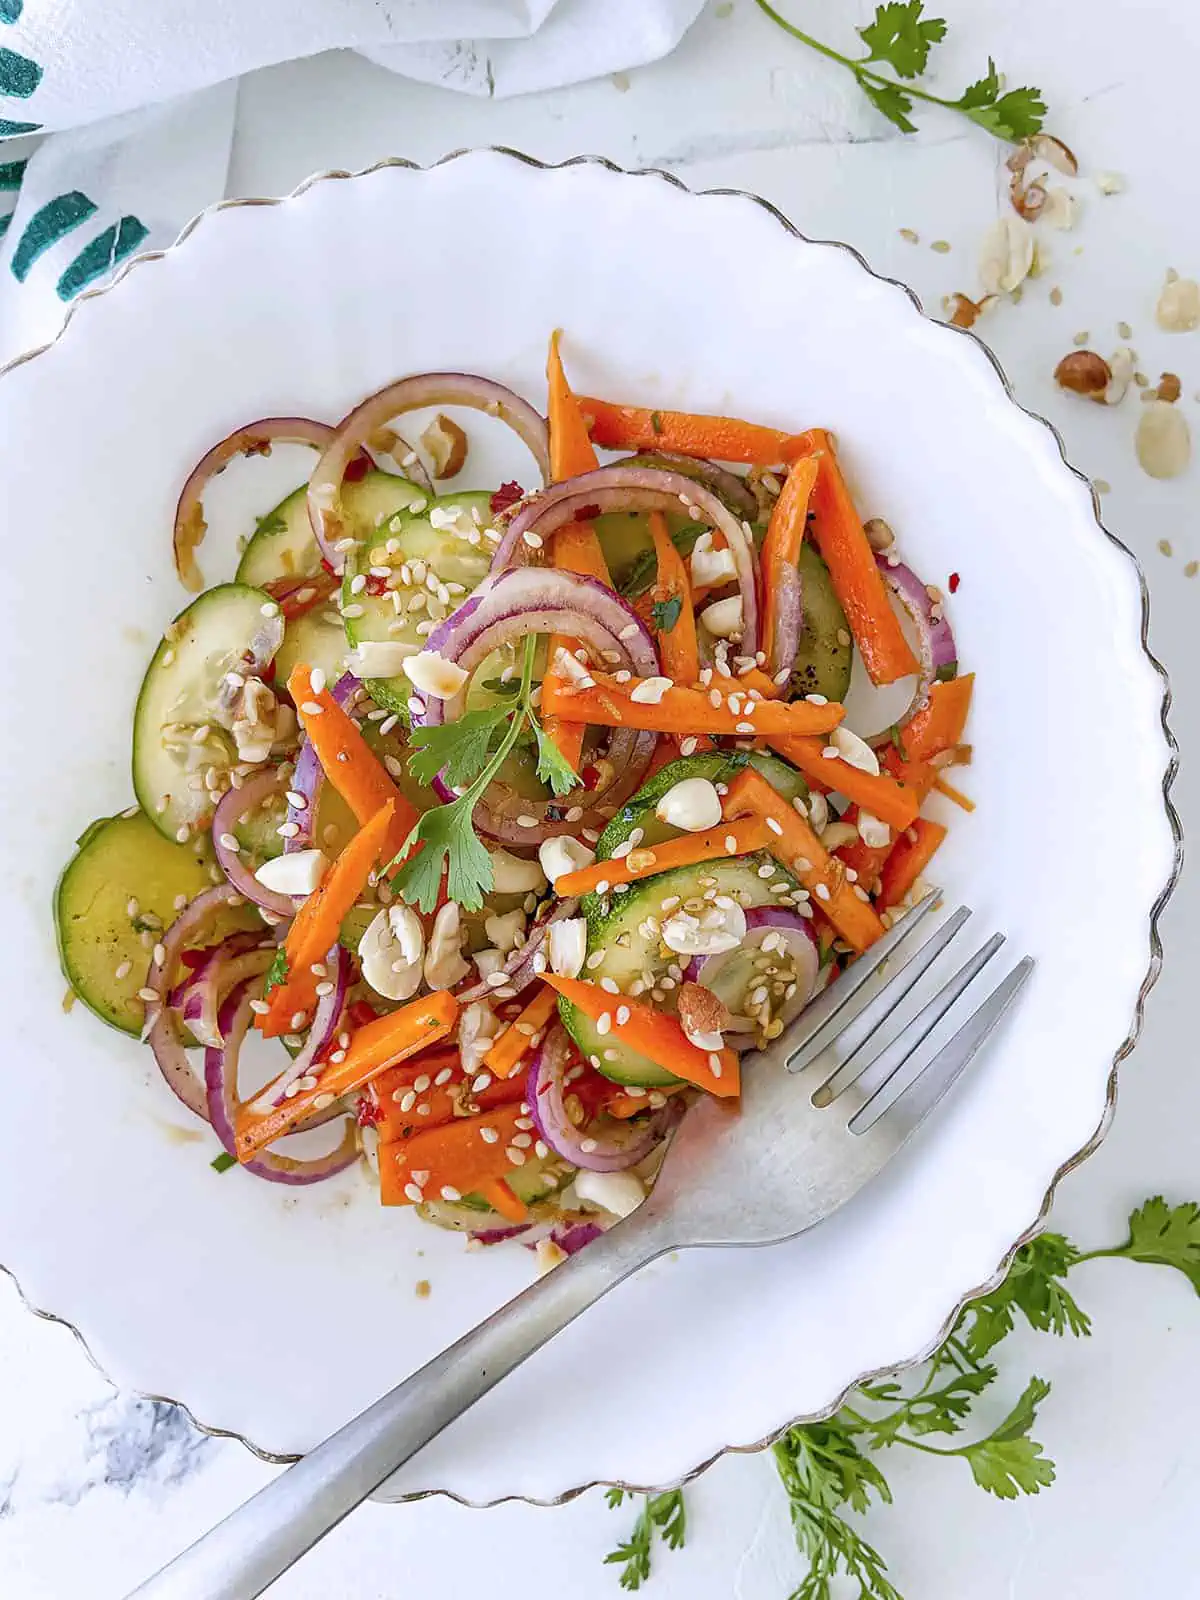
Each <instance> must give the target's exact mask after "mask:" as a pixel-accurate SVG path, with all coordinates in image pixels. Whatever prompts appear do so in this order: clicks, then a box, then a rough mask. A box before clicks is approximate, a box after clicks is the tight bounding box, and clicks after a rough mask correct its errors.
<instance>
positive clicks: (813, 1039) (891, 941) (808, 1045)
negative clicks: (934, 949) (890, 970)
mask: <svg viewBox="0 0 1200 1600" xmlns="http://www.w3.org/2000/svg"><path fill="white" fill-rule="evenodd" d="M940 894H941V890H939V889H931V890H930V891H929V893H928V894H927V895H926V896H925V898H924V899H923V900H919V901H918V902H917V904H916V905H915V906H913V908H912V910H911V911H906V912H905V913H904V915H903V916H902V917H901V918H900V920H899V921H898V922H896V923H894V924H893V925H892V927H891V928H889V929H888V931H887V933H885V934H884V936H883V938H882V939H880V940H879V941H878V943H876V944H873V945H872V946H871V948H870V950H868V951H866V952H865V954H863V955H861V956H859V958H858V960H857V961H855V962H854V964H853V965H852V966H849V967H847V968H846V970H845V972H843V973H842V975H841V977H840V978H835V979H834V981H833V982H832V983H831V984H830V985H829V987H828V989H826V990H825V991H824V992H823V993H822V994H819V995H818V996H817V998H816V999H815V1000H813V1001H811V1002H810V1003H809V1004H808V1005H807V1006H805V1008H804V1010H803V1011H802V1012H801V1013H800V1016H799V1017H798V1018H797V1019H796V1021H795V1022H794V1023H793V1024H792V1029H791V1032H790V1033H789V1035H788V1044H789V1046H790V1053H789V1055H788V1058H787V1062H786V1066H787V1069H788V1071H789V1072H800V1071H802V1070H803V1069H804V1068H805V1067H806V1066H808V1064H809V1062H810V1061H815V1060H816V1058H817V1056H819V1055H820V1053H821V1051H822V1050H824V1048H825V1046H826V1045H827V1044H829V1043H831V1042H832V1040H833V1039H835V1038H836V1037H837V1035H838V1034H839V1033H840V1032H841V1031H842V1029H843V1028H844V1027H845V1026H846V1024H847V1022H852V1021H853V1020H854V1017H855V1016H857V1014H858V1013H857V1011H854V1012H851V1013H850V1014H849V1015H848V1016H843V1015H842V1012H843V1011H844V1009H845V1007H846V1006H847V1005H848V1004H849V1003H850V1001H851V1000H853V999H854V997H855V995H856V994H857V993H858V991H859V990H860V989H861V988H862V986H863V985H864V984H865V983H866V982H867V980H868V979H869V978H873V977H874V976H875V974H876V973H877V972H878V971H879V969H880V967H881V966H882V965H883V963H884V962H885V961H886V960H887V958H888V957H889V956H890V955H891V954H892V953H893V951H894V950H895V949H896V947H897V946H898V945H900V944H902V943H903V942H904V941H905V940H906V939H907V938H908V937H909V935H910V934H911V933H912V932H913V931H914V929H915V928H916V927H917V926H918V924H919V923H920V922H921V921H922V919H923V918H924V917H925V915H926V913H927V912H929V911H931V910H932V909H933V907H934V906H935V905H936V903H937V901H938V898H939V896H940ZM859 1009H861V1008H859Z"/></svg>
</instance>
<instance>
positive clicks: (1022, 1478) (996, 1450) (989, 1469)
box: [954, 1378, 1054, 1500]
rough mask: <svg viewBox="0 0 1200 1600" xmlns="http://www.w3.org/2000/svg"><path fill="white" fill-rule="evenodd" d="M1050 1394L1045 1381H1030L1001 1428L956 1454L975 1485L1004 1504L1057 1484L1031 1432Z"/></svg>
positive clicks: (1052, 1470)
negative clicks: (964, 1461) (965, 1465)
mask: <svg viewBox="0 0 1200 1600" xmlns="http://www.w3.org/2000/svg"><path fill="white" fill-rule="evenodd" d="M1049 1393H1050V1385H1049V1384H1048V1383H1046V1382H1045V1381H1044V1380H1043V1379H1041V1378H1030V1380H1029V1382H1028V1383H1027V1384H1026V1386H1025V1390H1024V1392H1023V1393H1022V1395H1021V1397H1020V1399H1019V1400H1018V1401H1017V1403H1016V1405H1015V1406H1013V1408H1012V1410H1011V1411H1010V1412H1009V1414H1008V1416H1007V1417H1005V1419H1004V1421H1003V1422H1002V1423H1001V1424H1000V1426H999V1427H998V1428H994V1429H993V1430H992V1432H991V1433H989V1434H988V1436H987V1438H986V1439H979V1440H977V1441H976V1442H975V1443H974V1444H965V1445H961V1446H960V1447H959V1448H958V1450H956V1451H955V1452H954V1454H956V1455H961V1456H963V1457H964V1458H965V1460H966V1461H967V1464H968V1465H969V1466H970V1468H971V1473H972V1475H973V1477H974V1479H975V1482H976V1483H977V1484H978V1485H979V1487H980V1488H981V1489H986V1490H987V1492H988V1493H989V1494H994V1495H997V1496H998V1497H999V1498H1000V1499H1001V1500H1015V1499H1016V1498H1017V1495H1018V1494H1037V1493H1039V1491H1040V1490H1042V1489H1047V1488H1049V1486H1050V1485H1051V1484H1052V1483H1053V1482H1054V1463H1053V1461H1049V1460H1047V1459H1046V1457H1045V1456H1044V1455H1043V1453H1042V1447H1041V1445H1040V1444H1038V1443H1037V1441H1036V1440H1035V1439H1031V1438H1030V1437H1029V1432H1030V1430H1031V1428H1032V1427H1033V1425H1034V1423H1035V1422H1036V1421H1037V1408H1038V1406H1039V1405H1041V1403H1042V1401H1043V1400H1044V1399H1045V1398H1046V1396H1047V1395H1048V1394H1049Z"/></svg>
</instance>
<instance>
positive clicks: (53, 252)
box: [0, 0, 704, 362]
mask: <svg viewBox="0 0 1200 1600" xmlns="http://www.w3.org/2000/svg"><path fill="white" fill-rule="evenodd" d="M703 3H704V0H249V3H247V0H104V3H101V0H0V233H2V234H3V243H2V245H0V362H2V361H6V360H9V359H11V357H12V356H13V355H15V354H17V353H19V352H20V351H22V350H26V349H30V348H32V347H33V346H35V345H37V344H40V343H43V342H44V341H45V340H47V339H49V338H52V337H53V335H54V333H55V332H56V331H57V328H58V327H59V326H60V324H61V322H62V318H63V316H64V314H65V311H66V307H67V306H68V304H69V303H70V301H71V300H72V299H73V298H74V296H75V295H77V294H78V293H79V292H80V291H81V290H83V289H85V288H92V287H95V286H96V285H97V284H100V283H103V282H105V281H106V280H107V279H108V278H109V277H111V275H112V273H113V271H114V270H115V269H116V267H118V266H119V265H120V263H121V262H122V261H124V260H125V259H126V258H127V257H128V256H130V255H132V254H133V253H134V252H135V251H138V250H152V249H157V248H161V247H162V246H164V245H166V244H169V243H170V241H171V240H172V239H173V238H174V237H175V236H176V234H177V233H178V232H179V229H180V228H181V227H182V226H183V224H184V223H185V222H186V221H187V220H188V218H189V217H191V216H194V215H195V213H196V212H197V211H199V210H201V209H203V207H204V206H206V205H208V204H210V203H211V202H212V201H214V200H219V199H220V198H221V197H222V195H223V194H224V190H225V177H226V172H227V170H228V164H229V152H230V146H231V142H232V137H233V122H234V112H235V103H236V88H235V82H234V80H235V79H236V78H238V77H239V76H240V75H241V74H243V73H246V72H250V71H253V70H254V69H255V68H257V67H262V66H267V65H270V64H272V63H274V62H278V61H287V60H294V59H295V58H297V57H300V56H309V55H315V54H316V53H318V52H319V51H322V50H330V49H353V50H357V51H359V52H360V53H361V54H363V55H365V56H367V57H369V58H370V59H371V60H372V61H375V62H378V63H379V64H380V65H381V66H384V67H387V68H388V69H389V70H391V71H394V72H397V73H400V74H402V75H404V76H406V77H409V78H414V79H418V80H420V81H421V82H424V83H431V84H439V85H442V86H444V87H446V88H451V89H457V90H461V91H463V92H465V93H468V94H477V95H493V96H505V95H515V94H527V93H530V92H531V91H534V90H540V89H550V88H555V87H559V86H562V85H565V84H570V83H578V82H581V81H583V80H584V79H586V78H594V77H599V76H601V75H603V74H604V73H608V72H616V71H619V70H621V69H623V68H627V67H636V66H641V65H643V64H644V63H646V62H648V61H654V60H657V59H658V58H659V57H661V56H663V55H666V54H667V53H668V52H669V51H671V50H673V49H674V48H675V46H676V45H677V44H678V42H679V40H680V39H681V38H682V37H683V35H684V33H685V32H686V31H687V29H688V28H689V27H690V26H691V24H692V22H694V21H695V19H696V17H697V16H698V15H699V13H700V11H701V10H702V9H703ZM43 133H44V134H48V135H49V136H48V137H44V138H42V139H41V142H40V143H38V144H37V146H36V148H35V149H34V150H33V153H32V154H28V153H27V148H26V147H27V145H28V143H29V141H28V140H26V139H24V138H22V137H21V136H22V135H30V134H32V135H41V134H43ZM13 140H16V141H17V142H16V144H15V146H14V145H12V141H13ZM5 144H8V145H9V148H7V149H6V148H4V145H5ZM392 153H395V154H403V153H404V152H403V151H399V152H388V151H381V152H380V154H381V155H385V154H392Z"/></svg>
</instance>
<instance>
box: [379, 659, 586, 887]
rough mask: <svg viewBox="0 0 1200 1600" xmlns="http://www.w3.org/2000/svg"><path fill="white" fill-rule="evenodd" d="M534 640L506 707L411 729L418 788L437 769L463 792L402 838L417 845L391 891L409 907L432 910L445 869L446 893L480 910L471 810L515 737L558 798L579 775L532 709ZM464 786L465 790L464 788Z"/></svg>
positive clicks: (488, 863)
mask: <svg viewBox="0 0 1200 1600" xmlns="http://www.w3.org/2000/svg"><path fill="white" fill-rule="evenodd" d="M536 646H537V639H536V637H535V636H534V635H532V634H531V635H530V636H529V637H528V638H527V639H526V641H525V663H524V667H523V670H522V672H521V679H520V682H519V683H518V685H517V693H516V694H515V695H514V696H513V697H512V702H511V703H510V704H503V703H501V704H500V705H495V706H487V707H485V708H483V709H481V710H478V711H468V712H466V713H464V715H463V716H461V717H459V718H458V720H457V721H456V722H447V723H443V724H441V726H439V727H436V728H418V729H416V730H415V731H414V733H413V736H412V740H411V747H410V750H409V757H408V770H409V772H410V773H411V774H412V776H413V777H414V778H415V779H416V780H417V781H418V782H419V783H423V784H429V783H431V782H432V781H433V779H434V778H435V777H436V776H437V774H438V773H439V772H440V773H441V774H442V778H443V781H444V782H446V783H448V784H450V786H451V787H452V788H455V789H458V788H463V793H462V794H461V795H459V797H458V799H457V800H452V801H451V802H450V803H449V804H448V805H444V806H435V807H434V809H433V810H432V811H427V812H425V814H424V816H423V817H422V818H421V819H420V821H419V822H418V823H417V825H416V827H415V828H414V829H413V831H412V833H411V834H409V836H408V839H407V840H406V841H405V849H406V850H407V849H410V848H411V846H412V845H413V844H414V843H421V844H422V845H424V849H421V850H417V851H416V852H415V853H414V854H412V855H410V856H409V859H408V860H407V861H406V862H405V863H404V865H403V866H402V867H401V868H400V871H399V872H398V873H397V874H396V876H395V877H394V878H393V879H392V887H393V889H395V891H396V893H397V894H399V895H400V896H401V897H402V898H403V899H404V900H406V901H407V902H408V903H409V905H415V906H417V907H418V909H419V910H421V911H432V910H433V908H434V907H435V906H436V904H437V901H438V895H439V893H440V892H441V884H442V871H443V869H445V870H446V872H447V874H448V877H447V883H446V889H447V893H448V894H449V897H450V899H451V900H454V901H457V902H458V904H459V905H460V906H461V907H462V908H463V910H464V911H478V910H479V909H480V907H481V906H482V905H483V897H484V895H485V894H486V893H487V892H488V891H489V890H490V889H491V887H492V858H491V856H489V855H488V852H487V850H486V849H485V848H484V846H483V844H482V843H481V842H480V840H479V837H478V835H477V834H476V832H475V820H474V814H475V807H476V806H477V805H478V804H479V801H480V800H481V799H482V797H483V795H484V792H485V791H486V789H487V787H488V785H489V784H490V783H491V781H492V779H493V778H494V777H495V776H496V774H497V773H498V772H499V770H500V768H501V767H502V766H503V765H504V762H505V760H506V758H507V757H508V755H509V754H510V752H511V751H512V749H513V748H514V746H515V745H516V744H517V741H518V739H520V738H521V736H522V735H523V734H526V735H527V734H529V733H532V734H533V736H534V739H535V741H536V745H537V752H538V762H537V774H538V777H539V778H541V779H543V781H545V782H546V783H548V784H549V785H550V788H551V790H552V791H553V793H554V794H556V795H562V794H566V793H567V791H568V790H569V789H573V788H574V787H575V786H576V785H577V784H578V782H579V777H578V775H577V774H576V772H575V770H574V768H572V767H571V766H570V765H569V764H568V763H567V762H566V761H565V760H564V759H563V757H562V755H561V754H560V753H559V751H558V749H557V748H556V747H555V745H554V744H553V743H552V741H551V740H550V738H549V737H548V736H547V735H546V734H545V733H544V732H543V730H542V727H541V724H540V722H539V721H538V719H537V717H536V716H535V714H534V711H533V707H532V706H531V704H530V693H531V685H532V682H533V658H534V651H535V649H536ZM464 785H465V786H466V787H465V788H464V787H463V786H464Z"/></svg>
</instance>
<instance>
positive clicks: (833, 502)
mask: <svg viewBox="0 0 1200 1600" xmlns="http://www.w3.org/2000/svg"><path fill="white" fill-rule="evenodd" d="M810 437H811V439H812V441H813V449H812V454H813V456H814V457H815V459H816V462H817V469H818V470H817V482H816V487H815V489H814V490H813V497H812V503H813V510H814V511H815V512H816V521H815V524H814V527H813V533H814V536H815V538H816V542H817V548H818V549H819V550H820V552H821V555H822V557H823V558H824V561H825V565H826V566H827V567H828V568H829V576H830V578H831V580H832V582H833V587H834V591H835V593H836V594H837V597H838V599H839V600H840V601H841V603H842V610H843V611H844V612H845V613H846V621H847V622H848V623H849V624H850V632H851V633H852V634H853V635H854V642H855V644H856V645H857V646H858V649H859V654H860V655H861V656H862V658H863V665H864V666H865V667H866V669H867V672H868V673H869V674H870V678H871V682H872V683H879V684H882V683H895V681H896V679H897V678H906V677H908V675H909V674H910V673H913V672H916V671H917V660H916V657H915V656H914V655H913V653H912V650H911V649H910V648H909V645H908V641H907V639H905V637H904V632H903V630H902V629H901V627H900V620H899V618H898V617H897V615H896V613H895V612H894V611H893V610H892V605H891V602H890V600H889V599H888V592H887V587H886V585H885V584H884V581H883V578H882V577H881V576H880V572H879V567H878V566H877V564H876V561H875V552H874V551H873V550H872V549H871V546H870V543H869V541H868V539H867V536H866V534H865V533H864V532H863V525H862V521H861V519H860V517H859V515H858V512H857V511H856V510H855V507H854V501H853V500H852V499H851V497H850V491H849V489H848V488H847V487H846V480H845V478H844V477H843V476H842V469H841V467H839V465H838V459H837V455H836V453H835V451H834V448H833V442H832V440H831V439H830V438H829V435H828V434H827V433H825V432H824V431H823V430H822V429H820V428H813V429H812V430H811V433H810Z"/></svg>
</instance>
